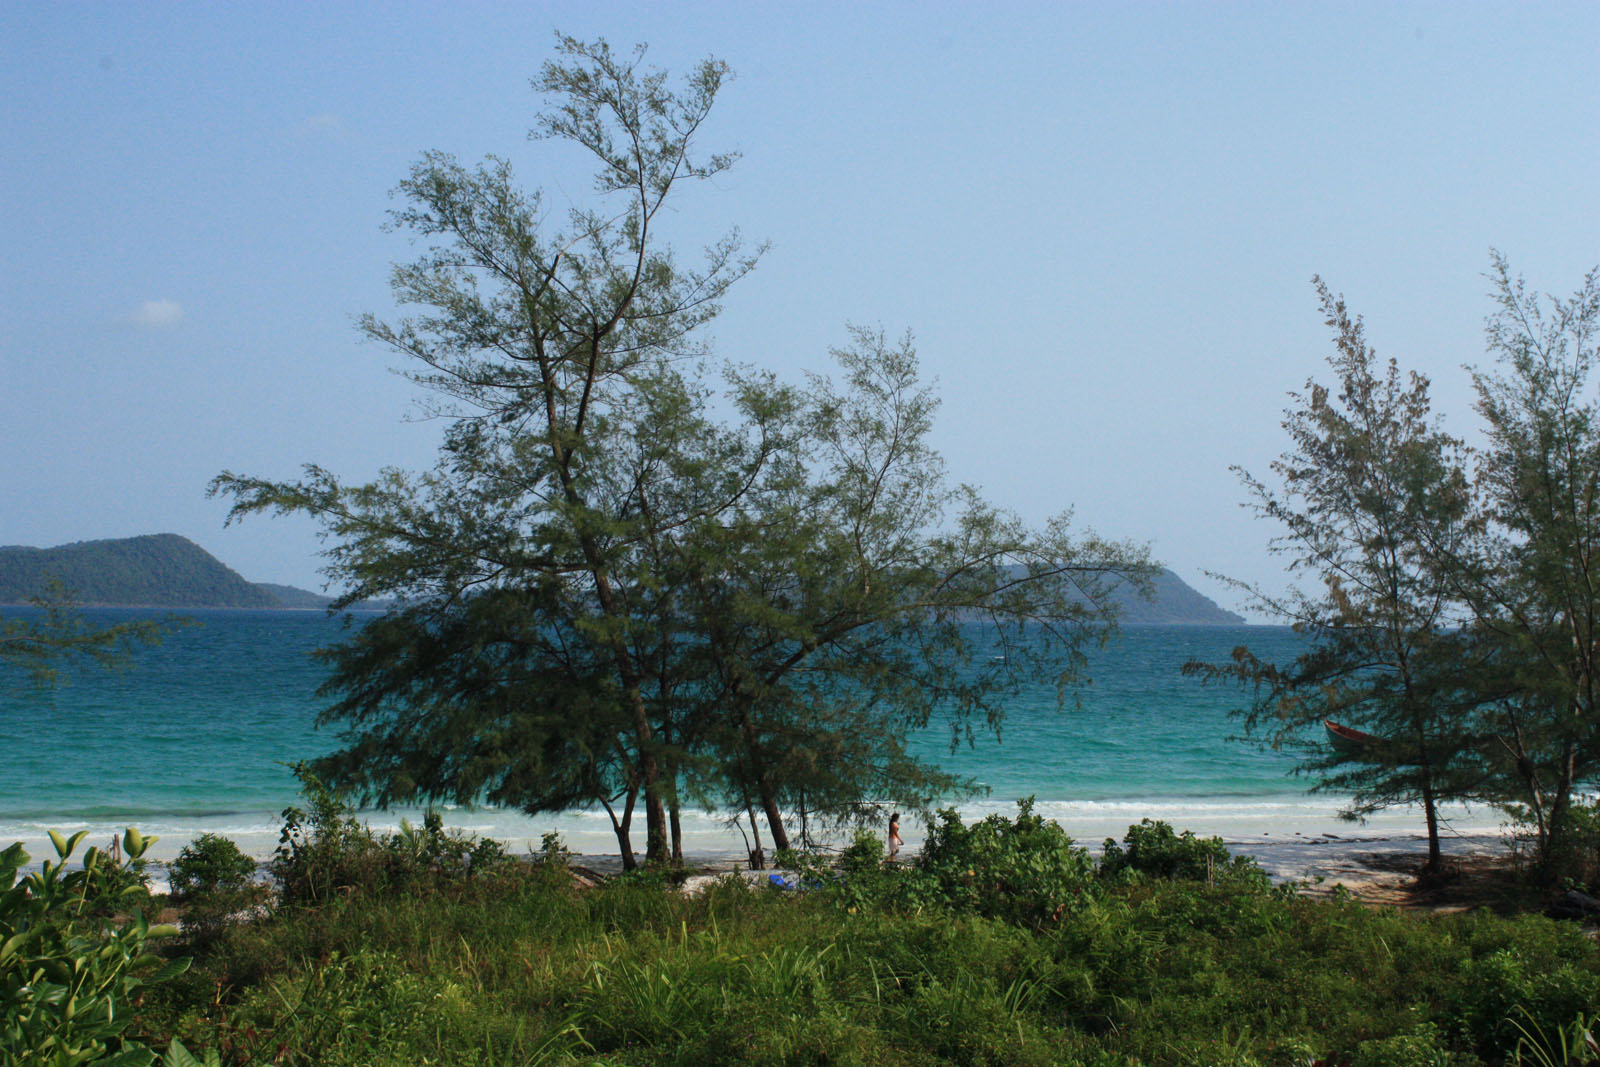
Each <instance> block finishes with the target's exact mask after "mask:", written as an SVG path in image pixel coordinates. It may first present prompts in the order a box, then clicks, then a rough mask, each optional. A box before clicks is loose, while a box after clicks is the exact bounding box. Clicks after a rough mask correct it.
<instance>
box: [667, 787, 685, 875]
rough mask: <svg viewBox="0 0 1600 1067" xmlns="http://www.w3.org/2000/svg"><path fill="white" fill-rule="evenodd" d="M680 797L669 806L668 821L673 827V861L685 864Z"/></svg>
mask: <svg viewBox="0 0 1600 1067" xmlns="http://www.w3.org/2000/svg"><path fill="white" fill-rule="evenodd" d="M678 814H679V813H678V798H677V797H676V796H674V797H673V798H672V803H671V804H669V805H668V806H667V822H668V823H669V825H670V826H671V829H672V862H673V863H675V864H677V865H678V866H680V867H681V866H683V824H682V823H681V822H680V821H679V819H678Z"/></svg>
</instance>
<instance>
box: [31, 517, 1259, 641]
mask: <svg viewBox="0 0 1600 1067" xmlns="http://www.w3.org/2000/svg"><path fill="white" fill-rule="evenodd" d="M51 578H59V579H61V581H63V582H64V583H66V585H67V588H68V589H70V590H71V591H72V594H73V598H74V599H75V600H76V601H77V602H78V603H80V604H134V605H155V606H160V607H180V608H325V607H327V606H328V604H329V603H330V602H331V599H332V598H331V597H328V596H326V595H324V594H320V593H311V592H307V591H306V590H304V589H296V588H294V587H293V586H288V585H273V584H272V583H269V582H262V583H253V582H247V581H245V579H243V578H241V577H240V576H239V575H238V574H237V573H236V572H235V571H233V570H232V569H231V568H229V567H228V566H227V565H226V564H224V563H223V562H222V561H221V560H218V559H217V558H216V557H215V556H213V555H211V553H209V552H207V551H206V550H205V549H203V548H201V547H200V546H199V545H197V544H195V543H194V542H193V541H190V540H189V539H188V538H186V537H180V536H178V535H177V534H147V535H146V536H144V537H121V538H116V539H113V540H107V541H78V542H75V543H73V544H70V545H58V546H56V547H55V548H25V547H22V546H19V545H12V546H9V547H0V604H21V603H25V602H27V601H28V600H29V599H30V598H31V597H35V596H37V595H39V594H40V593H41V592H43V591H44V587H45V583H46V582H48V581H49V580H50V579H51ZM1155 593H1156V596H1155V599H1154V600H1145V599H1143V598H1141V597H1138V596H1135V595H1134V594H1133V591H1132V590H1131V589H1128V590H1123V591H1119V594H1118V595H1117V597H1116V599H1117V601H1118V603H1119V605H1120V607H1121V609H1122V622H1123V623H1124V624H1125V625H1134V626H1140V625H1161V626H1184V625H1187V626H1229V625H1238V624H1240V623H1243V622H1244V620H1243V619H1242V618H1240V617H1239V616H1238V615H1235V614H1234V613H1233V612H1231V611H1225V610H1223V609H1222V608H1219V607H1218V606H1217V605H1216V604H1215V603H1214V602H1212V601H1211V600H1210V599H1209V598H1207V597H1205V596H1203V595H1202V594H1200V593H1198V592H1196V591H1195V590H1194V589H1192V588H1190V587H1189V586H1188V585H1187V584H1185V583H1184V581H1183V579H1181V578H1179V577H1178V576H1177V575H1176V574H1173V573H1172V572H1171V571H1169V570H1163V571H1161V573H1160V574H1158V575H1157V576H1156V579H1155ZM388 606H389V604H388V603H387V602H384V603H376V604H359V605H356V606H355V607H354V609H353V610H357V611H360V610H383V609H384V608H386V607H388Z"/></svg>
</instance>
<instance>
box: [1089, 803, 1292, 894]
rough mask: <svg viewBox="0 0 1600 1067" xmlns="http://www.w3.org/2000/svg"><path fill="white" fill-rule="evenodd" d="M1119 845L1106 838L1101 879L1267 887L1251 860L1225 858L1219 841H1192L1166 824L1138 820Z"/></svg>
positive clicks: (1188, 832) (1191, 835)
mask: <svg viewBox="0 0 1600 1067" xmlns="http://www.w3.org/2000/svg"><path fill="white" fill-rule="evenodd" d="M1122 842H1123V843H1122V844H1121V845H1118V844H1117V843H1116V842H1115V841H1113V840H1112V839H1111V838H1109V837H1108V838H1106V843H1105V849H1104V850H1103V851H1102V853H1101V855H1100V874H1101V876H1102V877H1106V878H1115V877H1117V876H1119V875H1124V874H1125V873H1138V874H1142V875H1145V876H1147V877H1150V878H1174V879H1188V880H1194V881H1207V882H1211V881H1226V882H1251V883H1256V884H1259V885H1262V886H1265V885H1267V884H1269V879H1268V878H1267V875H1266V872H1265V871H1263V870H1261V868H1260V867H1258V866H1256V863H1255V861H1254V860H1252V859H1250V858H1249V857H1248V856H1232V855H1229V853H1228V847H1227V846H1226V845H1224V844H1223V843H1222V838H1220V837H1196V836H1195V835H1194V831H1192V830H1185V831H1184V832H1183V833H1181V834H1177V833H1174V832H1173V830H1172V827H1171V825H1169V824H1168V823H1165V822H1161V821H1152V820H1150V819H1141V820H1139V822H1138V824H1137V825H1135V826H1130V827H1128V832H1127V834H1126V835H1125V836H1124V837H1123V839H1122Z"/></svg>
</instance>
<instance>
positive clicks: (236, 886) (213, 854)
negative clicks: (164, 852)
mask: <svg viewBox="0 0 1600 1067" xmlns="http://www.w3.org/2000/svg"><path fill="white" fill-rule="evenodd" d="M255 873H256V861H255V860H253V859H251V858H250V857H249V856H246V855H245V854H244V853H243V852H241V851H240V850H239V846H238V845H236V844H234V843H233V842H232V841H230V840H228V839H227V838H226V837H220V836H218V835H216V834H201V835H200V836H199V837H197V838H195V839H194V840H193V841H191V842H190V843H189V844H187V845H185V846H184V847H183V850H182V851H181V852H179V853H178V858H177V859H176V860H174V861H173V863H172V866H171V867H170V868H169V869H168V881H169V884H170V885H171V888H172V895H173V898H174V899H175V900H176V901H177V902H179V903H181V904H182V905H183V925H184V928H185V931H186V932H187V933H188V935H189V936H190V938H192V939H194V940H196V941H206V940H210V939H212V938H214V937H216V936H217V935H218V933H219V932H220V931H221V930H222V929H223V928H224V927H225V926H227V925H228V924H229V923H231V922H233V921H234V920H235V918H236V917H237V916H239V915H241V914H243V913H245V912H248V911H249V910H251V909H252V908H254V907H256V906H258V905H260V904H261V903H263V902H264V900H265V899H266V892H267V891H266V887H265V886H260V885H256V884H255V881H254V875H255Z"/></svg>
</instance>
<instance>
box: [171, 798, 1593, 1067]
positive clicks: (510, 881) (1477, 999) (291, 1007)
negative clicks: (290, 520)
mask: <svg viewBox="0 0 1600 1067" xmlns="http://www.w3.org/2000/svg"><path fill="white" fill-rule="evenodd" d="M1032 818H1033V816H1032V815H1031V813H1030V812H1029V811H1028V810H1027V808H1026V805H1024V807H1023V809H1022V810H1021V811H1020V812H1019V814H1018V817H1017V818H1015V819H1009V818H1007V819H1001V820H999V821H998V822H996V823H991V824H990V825H989V826H988V827H987V828H985V827H984V824H983V823H981V822H980V823H977V824H974V825H973V826H972V827H961V833H960V834H956V833H953V832H951V833H946V834H945V835H944V841H943V842H942V843H941V848H943V851H944V859H945V860H946V861H956V860H957V859H958V857H959V856H961V855H963V854H964V855H965V856H966V857H968V858H971V859H973V860H975V861H978V862H979V863H983V864H985V866H984V867H983V868H982V869H983V870H984V877H986V878H990V879H992V880H993V883H994V884H995V885H996V886H997V887H998V886H999V885H1000V884H1001V883H1002V882H1004V881H1005V878H1004V877H1002V876H1000V875H998V874H997V872H1006V871H1009V872H1013V873H1015V872H1017V871H1022V872H1026V871H1027V870H1028V868H1029V864H1028V863H1026V862H1025V859H1026V857H1025V856H1023V855H1016V854H1012V855H1008V854H1007V853H1008V852H1009V853H1017V852H1027V851H1030V850H1031V851H1037V852H1038V853H1039V854H1040V855H1042V856H1044V857H1053V858H1056V859H1058V860H1059V859H1061V857H1062V852H1063V850H1064V849H1065V850H1066V852H1067V857H1068V859H1067V866H1068V867H1069V869H1070V867H1071V865H1072V864H1073V860H1072V858H1071V857H1072V854H1073V853H1074V852H1076V851H1077V850H1075V849H1073V848H1072V846H1071V845H1070V844H1067V843H1065V842H1064V841H1063V840H1062V839H1061V838H1060V837H1059V836H1058V835H1057V834H1052V833H1049V832H1048V831H1047V829H1046V828H1045V827H1041V826H1037V825H1035V824H1033V823H1032ZM1019 826H1020V828H1021V829H1020V830H1019V829H1018V827H1019ZM936 829H937V828H936ZM991 838H993V839H994V840H993V841H991V840H990V839H991ZM1007 839H1009V840H1010V842H1011V843H1010V844H1001V843H999V842H1002V841H1006V840H1007ZM1022 839H1028V840H1029V841H1031V849H1030V847H1029V846H1026V845H1023V844H1021V843H1020V842H1021V840H1022ZM1194 840H1195V839H1193V838H1192V837H1187V836H1186V835H1182V834H1174V835H1172V836H1171V837H1168V836H1167V835H1166V834H1165V833H1163V832H1161V831H1160V830H1158V829H1154V828H1153V824H1140V825H1138V826H1135V827H1132V828H1130V833H1129V835H1128V837H1127V838H1125V839H1124V844H1123V846H1122V847H1123V850H1124V851H1125V852H1131V851H1134V849H1133V848H1131V847H1130V846H1134V845H1148V846H1150V847H1146V848H1141V849H1139V850H1138V851H1140V852H1141V853H1142V854H1144V855H1146V856H1157V857H1160V856H1169V855H1171V854H1173V853H1174V852H1176V853H1177V854H1178V855H1179V857H1180V858H1182V859H1186V860H1187V863H1173V864H1162V865H1160V866H1161V867H1162V869H1166V870H1170V871H1173V872H1181V871H1184V870H1187V871H1189V872H1191V873H1194V872H1199V871H1200V870H1201V865H1200V864H1199V863H1198V862H1196V856H1197V855H1203V854H1204V852H1205V851H1206V850H1205V849H1204V848H1203V847H1199V848H1196V846H1195V845H1194V844H1193V842H1194ZM1185 841H1188V842H1190V844H1188V845H1185V844H1183V843H1184V842H1185ZM798 858H800V859H804V857H798ZM971 869H972V870H973V871H974V875H973V877H974V879H976V878H977V877H978V872H979V870H980V867H978V866H974V867H972V868H971ZM1127 869H1128V870H1132V869H1134V868H1131V867H1130V868H1127ZM1213 869H1215V863H1213ZM809 877H814V878H815V884H814V885H813V886H812V887H811V888H810V889H807V890H806V891H802V892H782V893H780V892H766V891H761V890H759V889H757V888H755V887H752V886H750V885H749V884H748V883H746V882H745V881H744V880H743V879H740V878H732V879H728V880H725V881H723V882H721V883H718V884H715V885H713V886H711V887H710V888H709V889H706V890H705V891H703V892H701V893H699V894H698V895H696V896H693V897H689V896H686V895H684V894H683V893H681V892H679V891H678V890H677V888H676V887H674V886H673V885H671V884H670V881H669V880H668V879H666V878H664V877H652V876H636V877H627V878H619V879H615V880H613V881H611V882H608V883H607V884H605V885H604V886H601V887H600V888H597V889H593V890H585V891H583V892H575V891H572V890H571V889H570V882H566V881H562V882H557V881H548V882H547V881H543V880H541V879H540V878H539V877H538V876H537V875H533V876H526V875H520V874H519V875H516V876H509V875H508V876H506V877H498V878H495V879H478V878H474V879H471V880H467V881H463V882H460V883H456V884H445V883H429V882H424V883H422V884H420V885H418V886H416V887H414V889H413V890H412V891H411V892H407V893H404V894H388V895H383V896H373V895H367V894H360V893H357V894H353V895H352V896H351V897H350V898H349V900H348V901H347V902H346V903H345V904H344V905H343V906H341V907H337V908H322V909H285V910H282V911H279V912H277V913H275V914H273V915H270V916H267V917H264V918H263V919H261V920H260V921H258V922H253V923H249V924H245V925H243V926H240V927H237V928H234V929H231V930H229V931H228V932H227V933H226V934H225V935H224V936H223V937H222V938H221V939H220V940H219V941H218V942H217V943H216V944H214V945H213V946H210V947H209V948H208V949H207V955H206V956H204V957H203V958H202V959H201V962H200V964H199V968H198V969H199V970H200V971H201V972H202V974H201V975H200V976H199V977H198V978H197V979H196V980H195V981H193V982H190V983H187V984H169V985H167V986H164V987H161V988H160V989H159V990H158V991H156V992H155V993H154V994H153V995H152V999H151V1000H150V1001H148V1002H147V1003H146V1010H145V1012H144V1013H142V1017H148V1018H150V1019H152V1020H154V1019H157V1018H159V1019H162V1020H165V1021H164V1022H162V1024H161V1027H160V1028H159V1029H153V1030H151V1031H149V1036H150V1038H151V1040H152V1043H157V1042H159V1041H162V1040H165V1039H166V1038H167V1037H168V1036H170V1035H176V1036H179V1037H181V1038H182V1040H183V1041H185V1042H188V1043H190V1044H191V1045H202V1046H204V1047H211V1048H219V1049H222V1050H224V1056H225V1058H227V1059H228V1060H229V1061H230V1062H266V1061H272V1062H279V1063H283V1064H287V1065H301V1064H306V1065H309V1064H334V1065H339V1064H351V1065H354V1064H357V1063H359V1064H363V1065H367V1067H390V1065H399V1064H413V1063H423V1062H449V1063H461V1064H491V1063H494V1064H498V1063H506V1062H512V1063H540V1064H558V1063H559V1064H591V1063H596V1062H604V1063H626V1064H630V1065H633V1067H654V1065H667V1064H673V1065H677V1064H682V1065H685V1067H687V1065H690V1064H701V1063H746V1064H792V1063H797V1062H801V1063H823V1062H826V1063H846V1064H862V1065H878V1064H889V1065H896V1064H903V1065H908V1067H909V1065H919V1067H920V1065H927V1064H933V1063H943V1062H957V1063H998V1064H1075V1065H1076V1064H1102V1065H1111V1064H1119V1065H1124V1064H1130V1063H1139V1064H1147V1065H1155V1064H1193V1065H1195V1067H1202V1065H1204V1067H1210V1065H1214V1064H1263V1065H1285V1067H1288V1065H1294V1067H1305V1065H1307V1064H1311V1063H1314V1062H1317V1061H1322V1062H1324V1063H1328V1064H1347V1065H1349V1067H1357V1065H1359V1067H1377V1065H1380V1064H1382V1065H1385V1067H1396V1065H1399V1067H1405V1065H1419V1067H1420V1065H1426V1067H1437V1065H1448V1067H1479V1065H1481V1064H1501V1063H1513V1062H1521V1063H1525V1064H1529V1065H1531V1064H1536V1063H1543V1062H1544V1061H1542V1060H1540V1059H1539V1058H1538V1056H1539V1055H1540V1053H1539V1051H1538V1050H1539V1049H1545V1050H1547V1051H1553V1052H1559V1050H1560V1047H1561V1040H1562V1039H1563V1035H1564V1039H1565V1040H1566V1042H1567V1045H1566V1048H1567V1049H1568V1050H1569V1051H1571V1050H1577V1049H1580V1048H1582V1047H1584V1041H1585V1038H1584V1037H1583V1036H1582V1030H1581V1028H1580V1026H1579V1023H1583V1024H1585V1025H1588V1024H1589V1023H1591V1022H1592V1019H1590V1017H1589V1016H1584V1018H1583V1019H1580V1018H1579V1012H1580V1011H1588V1012H1591V1013H1592V1010H1593V1008H1592V1002H1588V1001H1586V998H1593V997H1594V996H1595V995H1596V992H1597V990H1596V985H1595V983H1596V982H1600V951H1597V948H1596V946H1595V945H1594V944H1593V943H1592V942H1591V941H1590V940H1589V939H1588V938H1586V937H1585V936H1584V935H1583V932H1582V931H1581V930H1578V929H1576V928H1575V927H1573V926H1572V925H1571V924H1562V923H1556V922H1552V921H1549V920H1546V919H1544V918H1542V917H1540V916H1523V917H1519V918H1516V919H1510V920H1508V919H1504V918H1500V917H1497V916H1495V915H1493V914H1489V913H1487V912H1483V913H1475V914H1470V915H1460V916H1450V917H1429V916H1423V915H1416V914H1407V913H1400V912H1396V911H1393V910H1387V909H1370V908H1366V907H1363V906H1360V905H1357V904H1354V903H1351V902H1337V901H1332V902H1330V901H1319V900H1311V899H1307V898H1301V897H1296V896H1294V895H1292V894H1287V893H1284V892H1281V891H1278V890H1271V889H1268V888H1266V887H1265V886H1264V885H1262V884H1261V883H1260V882H1259V881H1258V880H1255V879H1250V878H1245V879H1241V880H1239V881H1232V882H1225V881H1223V880H1222V879H1216V880H1214V881H1213V882H1212V883H1207V882H1206V881H1205V880H1204V878H1203V876H1202V877H1199V878H1186V877H1176V878H1172V877H1154V876H1150V877H1146V876H1139V877H1129V876H1118V877H1114V878H1101V879H1095V878H1093V877H1092V872H1090V871H1088V870H1087V869H1083V870H1082V871H1081V878H1082V884H1083V886H1084V887H1085V889H1086V890H1087V891H1086V892H1083V893H1076V894H1069V896H1070V899H1071V901H1072V903H1071V905H1070V906H1068V907H1066V908H1065V909H1063V910H1062V912H1061V914H1060V916H1059V919H1056V920H1054V921H1047V922H1044V923H1040V922H1038V921H1036V916H1037V915H1038V913H1039V910H1040V909H1039V908H1030V909H1023V908H1020V907H1017V906H1016V903H1017V902H1015V901H1013V902H1011V903H1010V904H1007V903H1004V902H1002V903H1001V904H999V905H998V906H995V907H993V908H990V909H989V910H990V911H993V912H994V915H993V916H992V917H991V915H989V914H985V913H984V909H983V908H981V907H979V906H977V904H976V902H974V901H973V900H971V899H970V898H968V897H966V896H965V895H964V894H963V893H962V892H951V893H949V894H948V895H946V894H944V893H942V892H941V891H940V886H939V883H938V882H937V880H936V879H934V878H933V877H932V875H931V874H929V873H925V872H921V871H919V870H917V869H916V868H914V867H912V866H910V865H900V866H898V867H887V866H886V867H881V868H878V869H872V868H863V869H861V870H860V871H859V872H857V873H854V874H847V873H846V872H844V871H841V870H837V869H832V868H828V867H826V866H824V865H822V864H821V862H820V861H814V862H813V866H812V867H810V868H809V875H802V882H803V883H804V882H806V881H807V880H808V878H809ZM1036 881H1037V879H1036ZM964 883H965V874H964V871H963V874H962V877H961V879H959V880H958V885H961V886H962V887H963V888H964ZM912 888H916V889H918V890H919V892H918V893H912V892H911V891H910V890H911V889H912ZM852 893H855V894H856V895H854V896H852V895H851V894H852ZM219 987H220V988H222V989H224V990H227V991H228V992H227V993H226V994H225V995H224V997H223V998H222V1000H221V1001H220V1002H219V1001H218V1000H217V990H218V988H219ZM1585 1003H1589V1006H1588V1007H1583V1006H1582V1005H1584V1004H1585ZM1507 1019H1510V1020H1512V1023H1511V1024H1510V1025H1504V1021H1505V1020H1507ZM1529 1035H1535V1036H1529ZM1519 1056H1520V1057H1521V1059H1520V1061H1519V1060H1518V1057H1519ZM1579 1062H1582V1061H1581V1059H1580V1060H1579Z"/></svg>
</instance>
